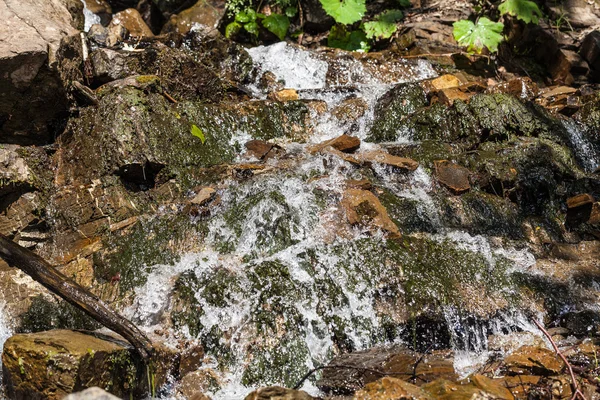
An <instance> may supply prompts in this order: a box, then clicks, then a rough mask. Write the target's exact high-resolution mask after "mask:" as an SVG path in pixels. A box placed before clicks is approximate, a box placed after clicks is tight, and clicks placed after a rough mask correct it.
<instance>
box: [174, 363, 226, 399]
mask: <svg viewBox="0 0 600 400" xmlns="http://www.w3.org/2000/svg"><path fill="white" fill-rule="evenodd" d="M182 376H183V378H181V381H180V382H179V385H178V386H177V391H178V392H179V393H181V394H182V395H183V397H184V398H186V399H192V398H194V396H196V397H197V398H198V399H204V398H205V397H202V396H204V394H203V392H205V391H208V390H209V389H210V388H211V387H214V386H219V385H220V381H219V376H218V374H217V372H215V371H214V370H212V369H209V368H206V369H205V368H203V369H198V370H196V371H191V372H189V373H186V374H185V375H182Z"/></svg>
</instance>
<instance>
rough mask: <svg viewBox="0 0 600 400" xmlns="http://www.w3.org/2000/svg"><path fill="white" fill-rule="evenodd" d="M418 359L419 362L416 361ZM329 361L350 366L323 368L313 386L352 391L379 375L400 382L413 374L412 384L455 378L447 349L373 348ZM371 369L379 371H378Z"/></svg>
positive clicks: (451, 357)
mask: <svg viewBox="0 0 600 400" xmlns="http://www.w3.org/2000/svg"><path fill="white" fill-rule="evenodd" d="M419 360H420V362H417V361H419ZM329 364H330V365H331V366H335V365H344V366H349V367H353V368H339V369H338V368H327V369H325V370H323V374H322V375H321V378H320V379H319V380H318V381H317V383H316V385H317V387H318V388H319V389H321V390H322V391H324V392H326V393H345V394H350V393H354V392H355V391H358V390H360V389H362V388H363V387H365V385H367V384H369V383H371V382H375V381H377V380H379V379H381V378H382V374H385V375H387V376H389V377H390V378H396V379H401V380H403V381H408V380H409V379H412V378H413V377H414V376H416V377H417V379H416V384H423V383H427V382H432V381H434V380H436V379H438V378H443V379H448V380H456V379H458V376H457V375H456V373H455V371H454V364H453V354H452V352H449V351H437V350H434V351H432V352H430V353H428V354H425V355H423V354H420V353H417V352H415V351H411V350H408V349H405V348H401V347H391V348H385V347H374V348H371V349H369V350H362V351H355V352H353V353H348V354H343V355H339V356H337V357H335V358H334V359H333V360H331V361H330V363H329ZM415 365H416V369H415ZM375 371H381V372H382V374H378V373H376V372H375ZM392 383H393V382H390V384H392ZM376 387H377V386H376ZM405 389H407V388H406V387H405Z"/></svg>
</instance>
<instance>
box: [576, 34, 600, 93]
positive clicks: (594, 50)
mask: <svg viewBox="0 0 600 400" xmlns="http://www.w3.org/2000/svg"><path fill="white" fill-rule="evenodd" d="M579 54H580V55H581V57H583V59H584V60H586V61H587V63H588V65H589V67H590V78H591V79H592V80H593V81H595V82H598V81H600V31H598V30H594V31H592V32H590V33H588V34H587V35H586V37H585V38H584V39H583V42H582V43H581V48H580V49H579Z"/></svg>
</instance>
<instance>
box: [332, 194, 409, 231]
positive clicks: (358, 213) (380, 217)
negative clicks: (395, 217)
mask: <svg viewBox="0 0 600 400" xmlns="http://www.w3.org/2000/svg"><path fill="white" fill-rule="evenodd" d="M341 204H342V207H343V208H344V210H345V212H346V218H348V222H349V223H350V225H366V226H369V227H372V228H379V229H381V230H383V231H384V232H385V233H386V235H387V236H388V237H389V238H400V237H401V234H400V231H399V230H398V227H397V226H396V224H395V223H394V221H392V220H391V219H390V217H389V216H388V213H387V210H386V209H385V207H384V206H383V205H382V204H381V202H380V201H379V199H378V198H377V197H376V196H375V195H374V194H373V193H371V192H369V191H367V190H361V189H346V190H345V191H344V194H343V196H342V202H341Z"/></svg>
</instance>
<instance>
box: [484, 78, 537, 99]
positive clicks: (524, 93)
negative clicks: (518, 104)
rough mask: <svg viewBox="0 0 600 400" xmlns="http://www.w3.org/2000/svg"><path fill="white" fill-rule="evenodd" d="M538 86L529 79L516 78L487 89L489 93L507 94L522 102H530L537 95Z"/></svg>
mask: <svg viewBox="0 0 600 400" xmlns="http://www.w3.org/2000/svg"><path fill="white" fill-rule="evenodd" d="M539 90H540V89H539V87H538V85H537V84H536V83H535V82H533V81H532V80H531V78H529V77H524V78H522V77H517V78H513V79H510V80H509V81H508V82H501V83H499V84H498V85H495V86H493V87H491V88H490V89H488V92H489V93H507V94H511V95H513V96H515V97H518V98H520V99H522V100H531V99H533V98H534V97H537V95H538V93H539Z"/></svg>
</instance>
